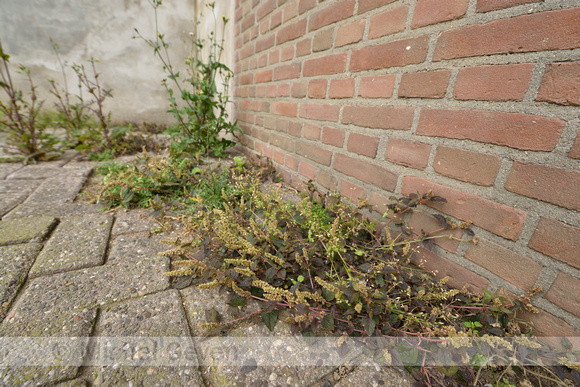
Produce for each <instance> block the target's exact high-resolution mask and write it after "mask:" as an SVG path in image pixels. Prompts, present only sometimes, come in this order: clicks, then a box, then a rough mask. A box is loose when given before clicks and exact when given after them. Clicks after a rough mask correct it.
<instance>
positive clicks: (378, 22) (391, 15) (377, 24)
mask: <svg viewBox="0 0 580 387" xmlns="http://www.w3.org/2000/svg"><path fill="white" fill-rule="evenodd" d="M408 12H409V6H408V5H403V6H400V7H397V8H393V9H389V10H388V11H385V12H381V13H379V14H376V15H374V16H373V17H371V25H370V27H369V37H368V38H369V39H376V38H380V37H381V36H386V35H391V34H395V33H397V32H401V31H404V30H405V24H406V23H407V13H408Z"/></svg>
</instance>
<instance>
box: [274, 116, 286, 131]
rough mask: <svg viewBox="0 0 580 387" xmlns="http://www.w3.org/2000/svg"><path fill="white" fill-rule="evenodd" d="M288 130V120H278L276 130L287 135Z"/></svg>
mask: <svg viewBox="0 0 580 387" xmlns="http://www.w3.org/2000/svg"><path fill="white" fill-rule="evenodd" d="M287 128H288V120H286V119H284V118H276V128H275V129H276V130H277V131H278V132H282V133H286V131H287Z"/></svg>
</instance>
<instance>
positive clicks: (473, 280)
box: [413, 246, 489, 293]
mask: <svg viewBox="0 0 580 387" xmlns="http://www.w3.org/2000/svg"><path fill="white" fill-rule="evenodd" d="M413 257H414V258H413V262H414V263H415V264H418V265H419V266H420V267H422V268H423V269H425V270H428V271H430V272H433V273H434V275H435V277H437V278H445V277H449V280H448V281H447V285H449V286H450V287H452V288H456V289H461V288H463V286H465V285H466V284H467V285H468V289H469V290H470V291H471V292H473V293H479V292H481V291H482V290H483V289H485V288H487V287H488V286H489V281H488V280H486V279H485V278H483V277H481V276H479V275H477V274H475V273H474V272H472V271H469V270H467V269H466V268H464V267H461V266H460V265H458V264H456V263H455V262H451V261H450V260H448V259H447V258H443V257H442V256H440V255H438V254H435V253H434V252H432V251H429V250H427V249H425V248H424V247H421V246H419V247H417V248H416V253H414V254H413Z"/></svg>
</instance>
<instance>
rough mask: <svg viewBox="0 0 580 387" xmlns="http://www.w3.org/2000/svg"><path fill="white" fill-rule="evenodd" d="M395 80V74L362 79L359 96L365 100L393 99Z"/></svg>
mask: <svg viewBox="0 0 580 387" xmlns="http://www.w3.org/2000/svg"><path fill="white" fill-rule="evenodd" d="M395 79H396V76H395V75H394V74H389V75H376V76H370V77H362V78H361V80H360V87H359V89H358V93H359V96H361V97H363V98H391V97H392V96H393V89H394V87H395Z"/></svg>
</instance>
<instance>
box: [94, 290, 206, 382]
mask: <svg viewBox="0 0 580 387" xmlns="http://www.w3.org/2000/svg"><path fill="white" fill-rule="evenodd" d="M97 329H98V331H99V336H100V337H102V338H106V339H107V340H109V339H110V340H112V342H113V343H115V342H117V343H118V344H117V346H115V345H114V344H113V346H112V348H115V349H114V350H110V349H109V350H110V351H111V352H113V353H112V354H109V353H107V357H106V358H107V360H109V359H112V360H113V363H114V364H113V365H111V366H106V367H95V369H94V371H93V372H94V373H95V374H96V377H95V382H94V384H96V385H110V386H117V385H128V384H135V385H144V386H157V385H159V386H165V385H171V386H184V385H187V386H189V385H194V386H201V385H203V383H202V380H201V376H200V372H199V369H198V368H197V367H196V366H192V365H189V366H187V367H177V366H168V365H169V364H179V363H181V364H184V363H185V362H187V363H192V364H194V365H196V364H197V358H196V355H195V347H194V344H193V341H192V340H191V338H189V328H188V325H187V319H186V317H185V313H184V311H183V305H182V303H181V298H180V296H179V293H178V292H177V291H175V290H168V291H164V292H160V293H156V294H151V295H148V296H145V297H141V298H138V299H134V300H129V301H125V302H123V303H121V304H119V305H116V306H112V307H109V308H106V309H105V310H104V311H103V313H102V316H101V318H100V319H99V323H98V328H97ZM127 337H134V341H128V340H125V339H126V338H127ZM148 337H149V338H151V339H150V340H148V339H147V338H148ZM170 337H174V338H176V341H175V343H178V344H179V345H181V346H182V347H181V348H180V349H179V352H176V351H175V350H173V351H172V350H171V349H170V350H168V351H167V352H165V350H167V348H165V347H164V346H163V341H162V339H159V338H170ZM115 338H119V339H115ZM141 347H145V348H147V351H146V352H145V351H144V356H143V357H142V358H141V359H139V357H138V355H137V354H138V353H139V350H140V348H141ZM109 348H111V347H109ZM183 351H187V352H188V356H189V358H188V359H185V358H181V356H179V355H180V354H182V353H183ZM127 353H131V354H135V355H133V357H132V358H131V359H127V357H126V356H127V355H126V354H127ZM168 353H172V354H174V355H175V356H173V357H166V356H165V355H166V354H168ZM117 360H118V361H119V363H116V361H117ZM109 361H111V360H109ZM126 361H129V362H130V363H133V362H134V361H135V362H137V363H139V362H142V363H141V364H142V365H141V366H133V365H127V363H125V362H126ZM174 362H176V363H174Z"/></svg>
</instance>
